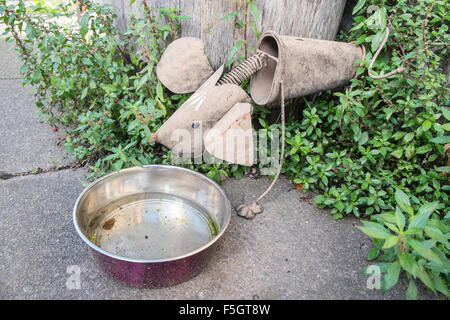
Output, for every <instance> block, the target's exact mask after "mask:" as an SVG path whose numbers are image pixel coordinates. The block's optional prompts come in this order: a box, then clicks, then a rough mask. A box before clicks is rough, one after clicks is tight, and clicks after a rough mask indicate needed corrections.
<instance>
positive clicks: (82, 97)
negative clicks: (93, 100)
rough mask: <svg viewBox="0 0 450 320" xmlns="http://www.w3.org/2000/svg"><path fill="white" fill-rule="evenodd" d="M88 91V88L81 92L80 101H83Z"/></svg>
mask: <svg viewBox="0 0 450 320" xmlns="http://www.w3.org/2000/svg"><path fill="white" fill-rule="evenodd" d="M88 90H89V87H86V88H84V89H83V92H82V93H81V97H80V99H81V100H83V99H84V98H85V97H86V95H87V93H88Z"/></svg>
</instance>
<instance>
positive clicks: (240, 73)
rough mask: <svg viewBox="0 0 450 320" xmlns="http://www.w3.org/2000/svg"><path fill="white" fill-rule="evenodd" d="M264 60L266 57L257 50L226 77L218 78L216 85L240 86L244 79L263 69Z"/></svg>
mask: <svg viewBox="0 0 450 320" xmlns="http://www.w3.org/2000/svg"><path fill="white" fill-rule="evenodd" d="M265 58H266V55H265V54H264V52H262V51H259V50H258V52H257V53H256V54H254V55H253V56H251V57H250V58H248V59H247V60H245V61H244V62H242V63H241V64H239V65H238V66H237V67H236V68H234V69H233V70H231V71H230V72H229V73H228V74H227V75H225V76H223V77H222V78H220V79H219V81H218V82H217V85H218V86H220V85H222V84H227V83H228V84H236V85H240V84H241V83H242V82H244V80H245V79H247V78H248V77H250V76H251V75H252V74H254V73H256V72H257V71H259V70H261V69H262V68H264V67H265V65H266V62H265Z"/></svg>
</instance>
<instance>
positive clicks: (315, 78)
mask: <svg viewBox="0 0 450 320" xmlns="http://www.w3.org/2000/svg"><path fill="white" fill-rule="evenodd" d="M259 50H260V51H261V52H262V53H264V54H265V55H266V56H267V57H268V58H267V63H266V66H265V67H264V68H262V69H260V70H259V71H257V72H256V73H254V74H253V76H252V77H251V81H250V94H251V97H252V99H253V100H254V101H255V102H256V103H257V104H259V105H266V104H271V103H273V102H275V101H279V100H280V81H283V84H284V95H285V98H286V100H287V99H291V98H296V97H301V96H304V95H308V94H312V93H315V92H318V91H323V90H327V89H331V88H336V87H339V86H342V85H344V84H346V83H347V82H348V81H349V80H350V79H351V78H353V77H354V76H355V61H356V60H362V59H363V58H364V50H363V48H361V47H357V46H355V45H353V44H351V43H345V42H337V41H327V40H317V39H308V38H299V37H292V36H281V35H279V34H277V33H276V32H273V31H268V32H266V33H264V34H263V36H262V38H261V42H260V44H259Z"/></svg>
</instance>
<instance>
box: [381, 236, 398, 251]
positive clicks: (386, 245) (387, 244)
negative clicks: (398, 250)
mask: <svg viewBox="0 0 450 320" xmlns="http://www.w3.org/2000/svg"><path fill="white" fill-rule="evenodd" d="M397 242H398V237H397V236H391V237H389V238H387V239H386V241H385V242H384V245H383V249H389V248H392V247H393V246H395V245H396V244H397Z"/></svg>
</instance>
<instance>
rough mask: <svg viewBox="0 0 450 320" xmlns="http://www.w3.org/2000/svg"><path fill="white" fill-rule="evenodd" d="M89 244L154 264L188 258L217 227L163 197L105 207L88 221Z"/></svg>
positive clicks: (144, 196)
mask: <svg viewBox="0 0 450 320" xmlns="http://www.w3.org/2000/svg"><path fill="white" fill-rule="evenodd" d="M88 230H89V232H88V234H87V236H88V238H89V240H90V241H91V242H93V243H94V244H95V245H97V246H99V247H100V248H102V249H103V250H105V251H107V252H110V253H112V254H115V255H118V256H120V257H125V258H132V259H140V260H157V259H169V258H175V257H178V256H181V255H184V254H188V253H190V252H192V251H195V250H196V249H199V248H200V247H202V246H204V245H205V244H207V243H208V242H210V241H211V240H212V239H213V238H214V237H215V236H216V235H217V234H218V225H217V223H216V222H215V221H214V219H213V218H212V217H211V216H210V215H209V214H208V212H206V210H204V209H202V208H201V207H200V206H198V205H196V204H194V203H192V202H190V201H188V200H186V199H183V198H180V197H176V196H173V195H168V194H163V193H141V194H137V195H132V196H128V197H124V198H120V199H118V200H116V201H113V202H111V203H109V204H108V205H107V206H105V207H103V208H101V210H99V211H98V212H97V213H96V214H94V219H93V220H92V221H91V223H90V225H89V228H88Z"/></svg>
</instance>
